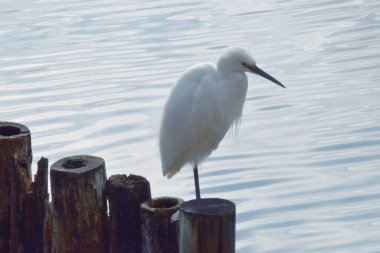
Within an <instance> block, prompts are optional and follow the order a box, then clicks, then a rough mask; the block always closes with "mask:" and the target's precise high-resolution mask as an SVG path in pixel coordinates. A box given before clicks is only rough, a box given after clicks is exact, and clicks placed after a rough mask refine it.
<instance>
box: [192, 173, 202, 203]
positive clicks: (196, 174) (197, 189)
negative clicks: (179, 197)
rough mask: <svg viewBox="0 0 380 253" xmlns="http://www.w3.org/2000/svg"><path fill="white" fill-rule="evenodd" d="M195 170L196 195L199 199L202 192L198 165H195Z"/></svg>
mask: <svg viewBox="0 0 380 253" xmlns="http://www.w3.org/2000/svg"><path fill="white" fill-rule="evenodd" d="M193 172H194V182H195V196H196V197H197V199H200V198H201V192H200V190H199V179H198V166H195V167H194V168H193Z"/></svg>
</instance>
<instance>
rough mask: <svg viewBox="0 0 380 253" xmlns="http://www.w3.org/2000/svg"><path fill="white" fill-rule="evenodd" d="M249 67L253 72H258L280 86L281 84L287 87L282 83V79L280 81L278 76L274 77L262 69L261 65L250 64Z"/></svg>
mask: <svg viewBox="0 0 380 253" xmlns="http://www.w3.org/2000/svg"><path fill="white" fill-rule="evenodd" d="M248 68H249V69H250V70H251V71H252V73H254V74H257V75H259V76H262V77H264V78H266V79H268V80H271V81H272V82H274V83H276V84H278V85H279V86H281V87H282V88H285V89H286V87H285V85H283V84H282V83H280V81H278V80H277V79H276V78H274V77H273V76H271V75H269V74H268V73H266V72H265V71H264V70H262V69H260V68H259V67H257V66H256V65H253V66H251V65H250V66H249V67H248Z"/></svg>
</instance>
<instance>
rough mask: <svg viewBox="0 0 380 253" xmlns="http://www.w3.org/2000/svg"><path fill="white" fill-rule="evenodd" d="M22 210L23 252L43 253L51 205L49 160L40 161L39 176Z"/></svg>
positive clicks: (36, 177) (42, 159) (27, 195)
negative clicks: (45, 223) (46, 221)
mask: <svg viewBox="0 0 380 253" xmlns="http://www.w3.org/2000/svg"><path fill="white" fill-rule="evenodd" d="M23 203H24V208H23V209H22V220H24V221H25V222H23V223H22V228H21V232H22V234H21V244H22V247H23V249H24V250H23V252H31V253H42V252H43V250H44V249H43V245H44V229H43V228H44V222H45V217H46V213H47V209H48V204H49V194H48V159H46V158H43V157H42V158H41V159H40V160H39V161H38V168H37V174H36V175H35V177H34V182H33V184H32V189H31V191H29V192H27V194H26V196H25V198H24V201H23Z"/></svg>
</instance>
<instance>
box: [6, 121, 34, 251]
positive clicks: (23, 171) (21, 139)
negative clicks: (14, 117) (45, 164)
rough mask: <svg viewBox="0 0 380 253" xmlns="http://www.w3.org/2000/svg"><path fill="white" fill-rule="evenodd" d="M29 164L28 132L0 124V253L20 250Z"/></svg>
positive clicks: (13, 124)
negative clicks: (23, 202)
mask: <svg viewBox="0 0 380 253" xmlns="http://www.w3.org/2000/svg"><path fill="white" fill-rule="evenodd" d="M12 157H13V158H12ZM31 162H32V147H31V137H30V131H29V129H28V128H27V127H26V126H23V125H21V124H17V123H13V122H0V184H1V187H0V252H10V250H11V249H12V250H13V251H14V252H16V250H17V251H18V250H21V249H22V247H21V245H20V240H21V238H20V236H21V235H20V234H21V227H20V226H21V224H23V221H22V220H21V216H22V210H21V209H22V207H23V205H22V201H23V199H24V197H25V195H26V193H27V192H28V191H29V190H30V188H31V182H32V180H31V169H30V166H31ZM12 186H13V187H12ZM11 210H12V212H11ZM11 235H12V236H13V237H12V236H11Z"/></svg>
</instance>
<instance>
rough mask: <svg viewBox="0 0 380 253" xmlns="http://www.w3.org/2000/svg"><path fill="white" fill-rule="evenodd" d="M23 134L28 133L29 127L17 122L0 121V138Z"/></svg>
mask: <svg viewBox="0 0 380 253" xmlns="http://www.w3.org/2000/svg"><path fill="white" fill-rule="evenodd" d="M23 134H30V131H29V128H27V127H26V126H24V125H22V124H19V123H14V122H0V136H1V138H14V137H15V136H19V135H23Z"/></svg>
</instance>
